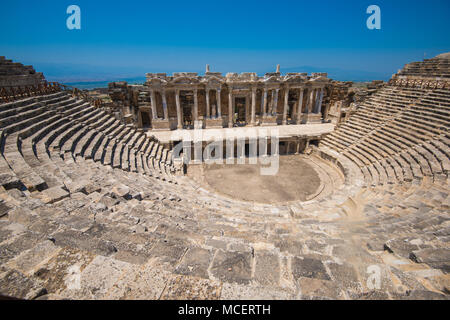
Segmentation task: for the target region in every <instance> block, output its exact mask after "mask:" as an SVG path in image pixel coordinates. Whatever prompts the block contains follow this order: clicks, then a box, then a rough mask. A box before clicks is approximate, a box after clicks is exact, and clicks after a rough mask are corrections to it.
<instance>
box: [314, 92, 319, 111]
mask: <svg viewBox="0 0 450 320" xmlns="http://www.w3.org/2000/svg"><path fill="white" fill-rule="evenodd" d="M318 105H319V89H316V92H315V94H314V111H313V112H314V113H317V107H318Z"/></svg>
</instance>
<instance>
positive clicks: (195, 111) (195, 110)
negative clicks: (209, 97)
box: [194, 89, 198, 121]
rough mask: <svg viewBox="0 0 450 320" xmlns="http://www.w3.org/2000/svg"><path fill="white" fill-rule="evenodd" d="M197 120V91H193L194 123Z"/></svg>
mask: <svg viewBox="0 0 450 320" xmlns="http://www.w3.org/2000/svg"><path fill="white" fill-rule="evenodd" d="M197 120H198V96H197V89H194V121H197Z"/></svg>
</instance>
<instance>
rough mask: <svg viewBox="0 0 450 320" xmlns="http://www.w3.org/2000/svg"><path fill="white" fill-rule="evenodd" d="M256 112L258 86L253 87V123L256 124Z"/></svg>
mask: <svg viewBox="0 0 450 320" xmlns="http://www.w3.org/2000/svg"><path fill="white" fill-rule="evenodd" d="M255 112H256V88H252V116H251V124H252V125H254V124H255V122H256V121H255Z"/></svg>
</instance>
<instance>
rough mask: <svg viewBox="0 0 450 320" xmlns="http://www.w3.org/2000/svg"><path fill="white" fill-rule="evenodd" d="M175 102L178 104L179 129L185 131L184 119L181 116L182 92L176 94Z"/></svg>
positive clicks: (178, 91) (177, 91)
mask: <svg viewBox="0 0 450 320" xmlns="http://www.w3.org/2000/svg"><path fill="white" fill-rule="evenodd" d="M175 102H176V104H177V122H178V124H177V128H178V129H183V119H182V114H181V105H180V90H176V92H175Z"/></svg>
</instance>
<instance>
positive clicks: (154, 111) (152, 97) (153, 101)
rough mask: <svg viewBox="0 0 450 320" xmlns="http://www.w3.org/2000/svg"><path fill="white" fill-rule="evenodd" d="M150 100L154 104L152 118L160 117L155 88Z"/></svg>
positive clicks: (151, 91) (151, 92)
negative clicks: (157, 109)
mask: <svg viewBox="0 0 450 320" xmlns="http://www.w3.org/2000/svg"><path fill="white" fill-rule="evenodd" d="M150 100H151V104H152V118H153V119H158V114H157V111H156V96H155V90H150Z"/></svg>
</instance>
